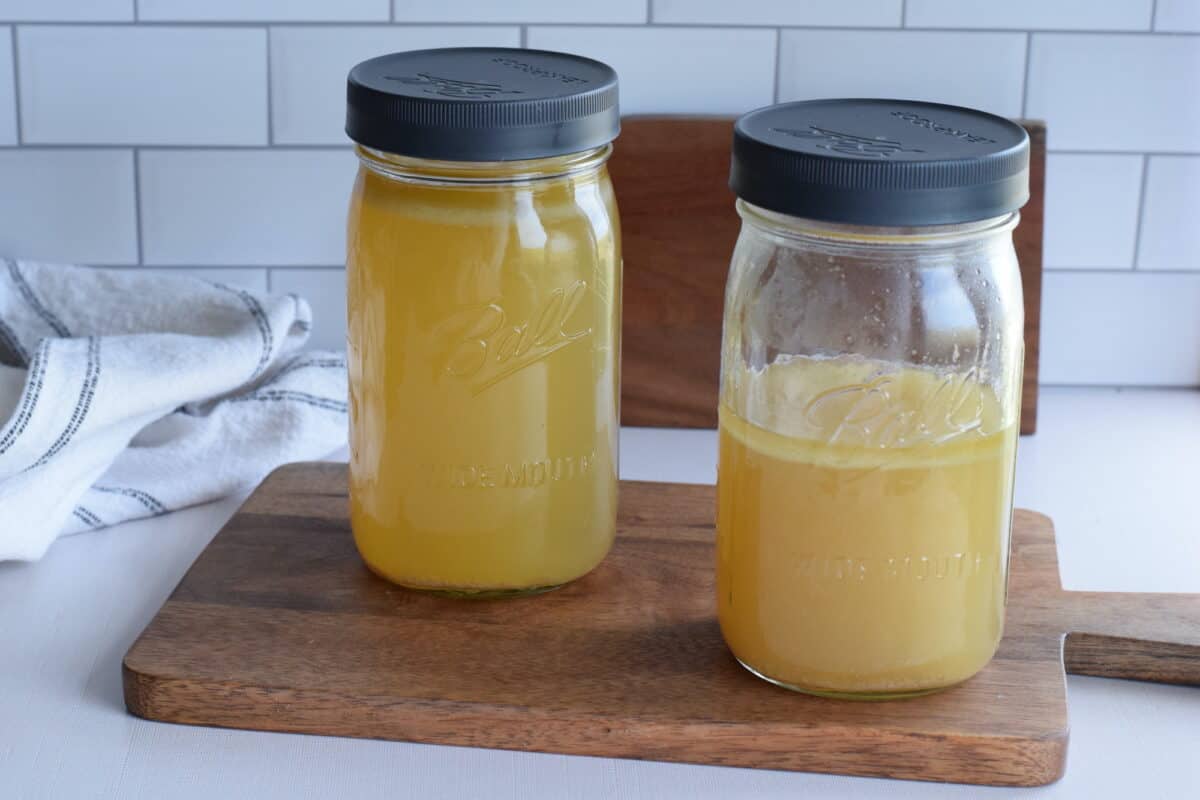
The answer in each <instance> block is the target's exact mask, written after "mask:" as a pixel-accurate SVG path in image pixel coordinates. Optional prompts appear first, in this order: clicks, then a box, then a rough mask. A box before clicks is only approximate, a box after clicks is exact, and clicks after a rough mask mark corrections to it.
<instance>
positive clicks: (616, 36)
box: [528, 27, 776, 114]
mask: <svg viewBox="0 0 1200 800" xmlns="http://www.w3.org/2000/svg"><path fill="white" fill-rule="evenodd" d="M775 35H776V34H775V31H772V30H761V29H755V28H741V29H727V30H720V29H717V28H653V27H649V28H647V27H640V28H553V27H547V28H538V27H534V28H530V29H529V35H528V45H529V46H530V47H536V48H542V49H547V50H566V51H568V52H572V53H580V54H582V55H586V56H591V57H592V58H598V59H600V60H601V61H604V62H606V63H608V64H611V65H612V67H613V68H614V69H616V71H617V74H618V75H619V76H620V80H621V111H622V112H623V113H625V114H641V113H650V112H656V113H665V114H676V113H706V114H739V113H742V112H744V111H749V110H750V109H752V108H757V107H758V106H763V105H767V104H768V103H770V102H771V97H772V93H773V87H774V73H775Z"/></svg>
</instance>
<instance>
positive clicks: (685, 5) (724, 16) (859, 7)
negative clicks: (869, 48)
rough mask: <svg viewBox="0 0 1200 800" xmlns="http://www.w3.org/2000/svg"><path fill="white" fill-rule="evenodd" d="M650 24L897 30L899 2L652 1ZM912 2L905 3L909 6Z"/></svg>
mask: <svg viewBox="0 0 1200 800" xmlns="http://www.w3.org/2000/svg"><path fill="white" fill-rule="evenodd" d="M652 2H653V4H654V21H655V22H671V23H683V24H691V23H703V24H710V25H711V24H716V25H822V26H839V27H854V26H858V25H862V26H869V27H881V28H882V27H889V26H892V27H898V26H899V25H900V10H901V7H902V5H903V2H902V0H805V2H797V0H740V1H739V2H730V0H652ZM911 2H912V0H909V3H910V5H911Z"/></svg>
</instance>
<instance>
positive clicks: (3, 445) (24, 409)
mask: <svg viewBox="0 0 1200 800" xmlns="http://www.w3.org/2000/svg"><path fill="white" fill-rule="evenodd" d="M50 342H51V340H50V339H42V342H41V344H39V345H38V351H37V354H36V355H34V357H33V364H31V365H30V367H29V385H28V386H27V387H26V388H25V396H24V397H23V398H22V399H21V407H20V408H19V409H17V413H16V415H15V416H13V418H12V423H11V424H10V426H9V428H8V430H7V431H5V432H4V435H3V436H0V455H3V454H4V453H5V452H7V451H8V449H9V448H10V447H12V445H13V442H15V441H16V440H17V437H18V436H20V435H21V433H22V432H24V430H25V426H27V425H28V424H29V419H30V417H32V416H33V409H34V408H35V407H36V406H37V401H38V397H40V396H41V394H42V384H43V383H45V380H46V359H47V358H48V356H47V352H48V351H49V350H50Z"/></svg>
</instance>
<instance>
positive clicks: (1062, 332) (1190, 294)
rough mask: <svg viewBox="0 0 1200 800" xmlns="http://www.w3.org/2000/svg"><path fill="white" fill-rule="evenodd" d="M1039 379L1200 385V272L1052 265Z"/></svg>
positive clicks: (1045, 283)
mask: <svg viewBox="0 0 1200 800" xmlns="http://www.w3.org/2000/svg"><path fill="white" fill-rule="evenodd" d="M1039 375H1040V378H1041V381H1042V383H1048V384H1092V385H1149V386H1196V385H1200V274H1195V275H1188V274H1184V273H1158V274H1155V273H1140V272H1113V273H1102V272H1089V273H1080V272H1050V273H1047V274H1046V275H1045V276H1044V280H1043V287H1042V333H1041V360H1040V366H1039Z"/></svg>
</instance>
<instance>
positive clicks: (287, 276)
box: [271, 269, 346, 350]
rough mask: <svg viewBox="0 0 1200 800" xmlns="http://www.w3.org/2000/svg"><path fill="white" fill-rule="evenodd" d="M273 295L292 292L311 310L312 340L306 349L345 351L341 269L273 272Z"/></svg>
mask: <svg viewBox="0 0 1200 800" xmlns="http://www.w3.org/2000/svg"><path fill="white" fill-rule="evenodd" d="M271 291H272V292H273V293H276V294H278V293H280V292H294V293H295V294H298V295H300V296H301V297H303V298H304V299H305V300H307V301H308V304H309V305H310V306H311V307H312V313H313V326H312V336H311V337H310V338H309V340H308V346H309V347H312V348H316V349H320V350H345V349H346V271H345V270H344V269H273V270H271Z"/></svg>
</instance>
